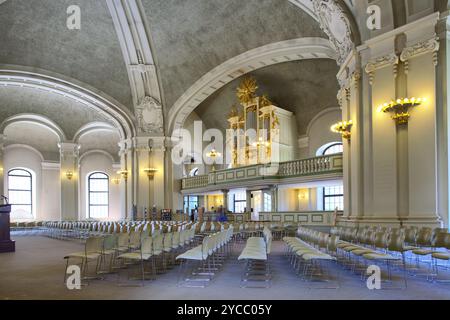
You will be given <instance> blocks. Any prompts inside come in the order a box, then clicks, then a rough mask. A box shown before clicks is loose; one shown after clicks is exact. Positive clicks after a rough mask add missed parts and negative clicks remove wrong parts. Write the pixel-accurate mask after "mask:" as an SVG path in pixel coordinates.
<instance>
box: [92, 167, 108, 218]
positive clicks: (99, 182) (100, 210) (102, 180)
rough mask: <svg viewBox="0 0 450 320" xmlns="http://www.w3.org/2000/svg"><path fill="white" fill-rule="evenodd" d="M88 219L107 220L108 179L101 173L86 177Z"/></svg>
mask: <svg viewBox="0 0 450 320" xmlns="http://www.w3.org/2000/svg"><path fill="white" fill-rule="evenodd" d="M88 202H89V203H88V207H89V210H88V211H89V218H94V219H96V218H107V217H108V205H109V177H108V175H107V174H105V173H103V172H94V173H91V174H90V175H89V176H88Z"/></svg>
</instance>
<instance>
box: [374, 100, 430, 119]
mask: <svg viewBox="0 0 450 320" xmlns="http://www.w3.org/2000/svg"><path fill="white" fill-rule="evenodd" d="M425 101H426V99H424V98H418V99H416V98H411V99H408V98H404V99H397V100H396V101H391V102H389V103H385V104H383V105H381V106H379V107H378V112H384V113H386V112H390V113H393V115H392V117H391V118H392V120H394V121H395V122H396V123H397V125H401V124H407V123H408V122H409V118H410V117H411V115H410V113H409V110H410V109H411V108H414V107H418V106H420V105H421V104H422V103H423V102H425Z"/></svg>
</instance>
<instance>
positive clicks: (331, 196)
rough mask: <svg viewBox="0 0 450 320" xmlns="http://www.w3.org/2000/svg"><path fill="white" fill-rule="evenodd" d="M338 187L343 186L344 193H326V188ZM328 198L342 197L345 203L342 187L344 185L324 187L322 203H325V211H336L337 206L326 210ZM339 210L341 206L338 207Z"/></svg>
mask: <svg viewBox="0 0 450 320" xmlns="http://www.w3.org/2000/svg"><path fill="white" fill-rule="evenodd" d="M336 187H339V188H342V194H341V193H334V194H328V195H327V193H326V191H325V190H326V189H327V188H336ZM328 198H342V203H344V188H343V187H342V186H333V187H324V188H323V197H322V199H323V200H322V201H323V202H322V205H323V211H334V210H335V209H336V207H334V208H333V209H332V210H326V206H325V202H326V201H325V200H326V199H328ZM338 210H339V211H340V210H341V209H340V208H338Z"/></svg>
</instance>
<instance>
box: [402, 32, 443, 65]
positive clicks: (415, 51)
mask: <svg viewBox="0 0 450 320" xmlns="http://www.w3.org/2000/svg"><path fill="white" fill-rule="evenodd" d="M439 46H440V45H439V38H438V37H435V38H431V39H428V40H425V41H421V42H418V43H416V44H414V45H412V46H410V47H407V48H405V49H403V51H402V53H401V55H400V60H401V61H402V62H408V60H410V59H412V58H415V57H419V56H422V55H424V54H427V53H433V64H434V65H435V66H437V65H438V57H437V52H438V51H439Z"/></svg>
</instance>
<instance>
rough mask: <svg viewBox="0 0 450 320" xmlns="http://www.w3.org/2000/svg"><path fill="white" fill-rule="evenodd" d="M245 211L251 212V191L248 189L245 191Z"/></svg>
mask: <svg viewBox="0 0 450 320" xmlns="http://www.w3.org/2000/svg"><path fill="white" fill-rule="evenodd" d="M245 199H246V205H245V207H246V211H247V213H251V212H252V192H251V191H250V190H247V191H246V198H245Z"/></svg>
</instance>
